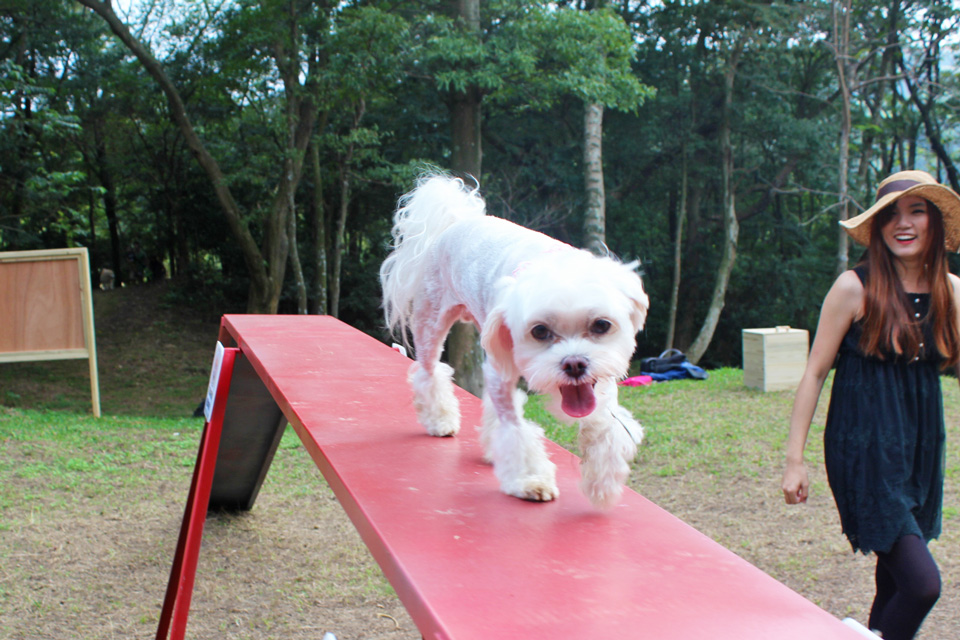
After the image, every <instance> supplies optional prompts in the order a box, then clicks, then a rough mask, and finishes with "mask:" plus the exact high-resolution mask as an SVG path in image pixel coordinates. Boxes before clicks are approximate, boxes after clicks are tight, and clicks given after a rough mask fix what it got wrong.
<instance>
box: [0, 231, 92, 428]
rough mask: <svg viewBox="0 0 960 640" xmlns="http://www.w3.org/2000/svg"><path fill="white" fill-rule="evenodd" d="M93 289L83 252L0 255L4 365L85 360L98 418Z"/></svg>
mask: <svg viewBox="0 0 960 640" xmlns="http://www.w3.org/2000/svg"><path fill="white" fill-rule="evenodd" d="M91 289H92V285H91V281H90V257H89V255H88V254H87V250H86V248H84V247H80V248H76V249H43V250H39V251H7V252H2V253H0V363H4V362H27V361H38V360H72V359H83V358H86V359H87V360H88V361H89V363H90V396H91V403H92V405H93V415H94V416H96V417H98V418H99V417H100V381H99V377H98V375H97V344H96V338H95V336H94V329H93V295H92V290H91Z"/></svg>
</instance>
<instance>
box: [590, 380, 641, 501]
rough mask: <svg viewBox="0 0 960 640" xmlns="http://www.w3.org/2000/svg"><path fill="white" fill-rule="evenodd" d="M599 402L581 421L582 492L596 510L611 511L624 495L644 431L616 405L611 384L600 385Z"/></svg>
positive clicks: (601, 383)
mask: <svg viewBox="0 0 960 640" xmlns="http://www.w3.org/2000/svg"><path fill="white" fill-rule="evenodd" d="M596 392H597V396H598V398H597V399H598V400H599V402H598V403H597V408H596V409H595V410H594V411H593V413H591V414H590V415H589V416H587V417H585V418H582V419H581V421H580V437H579V444H580V452H581V454H582V458H581V460H580V489H581V490H582V491H583V493H584V494H586V496H587V498H589V499H590V502H591V503H593V504H594V505H595V506H597V507H604V508H605V507H610V506H613V505H614V504H616V503H617V501H618V500H619V499H620V495H621V494H622V493H623V485H624V483H626V481H627V477H628V476H629V475H630V461H631V460H633V458H634V457H635V456H636V455H637V445H638V444H640V441H641V440H642V439H643V427H642V426H640V423H639V422H637V421H636V420H635V419H634V418H633V416H632V415H630V412H629V411H627V410H626V409H624V408H623V407H621V406H620V405H619V404H618V403H617V386H616V383H615V382H613V381H612V380H610V381H604V382H600V383H598V384H597V387H596Z"/></svg>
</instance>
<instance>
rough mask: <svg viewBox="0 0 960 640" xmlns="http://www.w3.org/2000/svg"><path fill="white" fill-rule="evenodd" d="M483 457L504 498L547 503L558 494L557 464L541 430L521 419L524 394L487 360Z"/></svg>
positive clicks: (537, 426) (484, 365)
mask: <svg viewBox="0 0 960 640" xmlns="http://www.w3.org/2000/svg"><path fill="white" fill-rule="evenodd" d="M483 375H484V387H485V388H484V394H483V428H482V430H481V434H480V439H481V442H482V443H483V447H484V452H485V457H486V459H487V461H488V462H492V463H493V473H494V475H496V476H497V480H499V481H500V489H501V491H503V492H504V493H506V494H507V495H511V496H516V497H518V498H523V499H524V500H535V501H538V502H546V501H548V500H553V499H555V498H556V497H557V496H559V495H560V491H559V489H558V488H557V481H556V465H554V464H553V463H552V462H550V458H549V457H547V451H546V449H545V448H544V442H543V440H544V435H543V429H542V428H541V427H540V425H538V424H536V423H534V422H531V421H529V420H526V419H525V418H524V417H523V413H522V411H523V403H524V402H525V401H526V394H524V393H523V392H522V391H520V390H519V389H517V388H516V380H504V379H503V378H502V377H501V375H500V373H499V372H498V371H496V369H495V368H494V366H493V365H492V364H490V362H489V361H487V362H484V363H483Z"/></svg>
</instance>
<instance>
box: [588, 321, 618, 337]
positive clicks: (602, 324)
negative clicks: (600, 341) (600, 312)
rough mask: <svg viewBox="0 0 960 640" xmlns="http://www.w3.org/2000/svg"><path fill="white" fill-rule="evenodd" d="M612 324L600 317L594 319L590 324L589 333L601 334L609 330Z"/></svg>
mask: <svg viewBox="0 0 960 640" xmlns="http://www.w3.org/2000/svg"><path fill="white" fill-rule="evenodd" d="M612 326H613V325H612V324H610V321H609V320H603V319H602V318H601V319H599V320H594V321H593V324H592V325H590V333H592V334H593V335H595V336H602V335H603V334H605V333H606V332H608V331H610V327H612Z"/></svg>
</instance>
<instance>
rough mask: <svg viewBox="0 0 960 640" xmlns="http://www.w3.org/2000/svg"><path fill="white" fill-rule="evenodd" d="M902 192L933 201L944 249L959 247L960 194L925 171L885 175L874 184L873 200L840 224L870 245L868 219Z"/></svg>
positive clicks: (857, 239)
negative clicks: (875, 188)
mask: <svg viewBox="0 0 960 640" xmlns="http://www.w3.org/2000/svg"><path fill="white" fill-rule="evenodd" d="M903 196H918V197H920V198H923V199H925V200H928V201H929V202H932V203H933V204H934V205H936V207H937V208H938V209H939V210H940V213H942V214H943V232H944V240H945V242H944V244H945V245H946V247H947V251H957V249H958V248H960V196H958V195H957V194H956V192H955V191H954V190H953V189H951V188H950V187H946V186H944V185H942V184H940V183H939V182H937V181H936V180H934V178H933V176H931V175H930V174H929V173H927V172H926V171H900V172H899V173H894V174H893V175H891V176H889V177H888V178H886V179H884V181H883V182H881V183H880V186H879V187H877V201H876V203H874V205H873V206H872V207H870V208H869V209H867V210H866V211H864V212H863V213H861V214H860V215H857V216H854V217H853V218H850V219H849V220H842V221H840V224H841V225H843V227H844V228H845V229H846V231H847V233H848V234H850V237H851V238H853V239H854V240H856V241H857V243H858V244H862V245H863V246H865V247H866V246H870V227H871V224H870V221H871V219H872V218H873V216H874V215H876V214H877V213H879V212H881V211H883V210H884V209H886V208H887V207H888V206H890V205H891V204H893V203H894V202H896V201H897V200H899V199H900V198H902V197H903Z"/></svg>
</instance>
